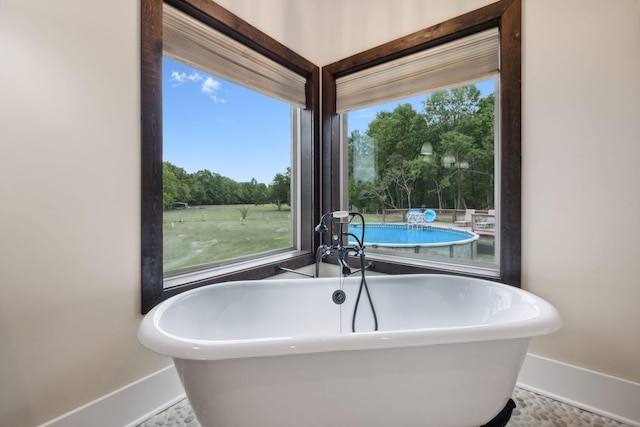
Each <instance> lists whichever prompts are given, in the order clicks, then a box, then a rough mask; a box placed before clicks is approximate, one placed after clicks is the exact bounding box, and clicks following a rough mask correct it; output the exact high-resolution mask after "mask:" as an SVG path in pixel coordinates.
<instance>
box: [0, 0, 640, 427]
mask: <svg viewBox="0 0 640 427" xmlns="http://www.w3.org/2000/svg"><path fill="white" fill-rule="evenodd" d="M219 3H220V4H222V5H223V6H225V7H228V8H229V9H231V10H232V11H233V12H236V13H237V14H238V15H240V16H241V17H244V18H245V19H247V20H248V21H250V22H251V23H252V24H254V25H255V26H256V27H258V28H260V29H263V30H265V31H266V32H268V33H269V34H271V35H272V36H273V37H274V38H276V39H277V40H280V41H281V42H283V43H284V44H286V45H288V46H290V47H292V48H293V49H294V50H296V51H297V52H299V53H301V54H302V55H303V56H305V57H306V58H308V59H309V60H311V61H312V62H314V63H316V64H318V65H325V64H328V63H330V62H333V61H336V60H338V59H341V58H343V57H345V56H347V55H350V54H353V53H357V52H359V51H361V50H363V49H366V48H370V47H373V46H375V45H378V44H380V43H382V42H385V41H388V40H391V39H393V38H396V37H399V36H402V35H405V34H407V33H410V32H413V31H416V30H418V29H420V28H423V27H426V26H428V25H431V24H433V23H436V22H439V21H442V20H443V19H447V18H449V17H452V16H455V15H458V14H460V13H463V12H465V11H468V10H472V9H474V8H477V7H480V6H482V5H485V4H487V3H490V1H486V0H466V1H463V0H459V1H456V2H442V1H441V0H403V1H402V2H396V1H391V0H350V1H349V2H344V1H342V0H321V1H317V2H310V1H308V0H270V1H269V2H264V1H258V0H224V1H222V0H220V1H219ZM266 3H268V7H267V6H266ZM139 9H140V7H139V2H134V1H130V0H113V1H110V2H87V1H85V0H59V1H57V2H49V1H45V0H26V1H25V0H1V1H0V58H2V65H1V66H0V149H1V151H0V153H1V154H0V202H1V203H2V210H1V212H2V213H1V214H0V284H1V286H2V287H1V290H2V292H0V420H2V424H3V425H20V426H34V425H37V424H39V423H42V422H44V421H46V420H49V419H51V418H53V417H56V416H58V415H60V414H62V413H64V412H67V411H69V410H71V409H74V408H76V407H78V406H80V405H82V404H84V403H86V402H89V401H91V400H93V399H96V398H98V397H100V396H103V395H105V394H107V393H108V392H110V391H113V390H115V389H117V388H119V387H121V386H123V385H126V384H129V383H131V382H133V381H135V380H137V379H139V378H142V377H144V376H145V375H147V374H149V373H151V372H155V371H157V370H159V369H161V368H162V367H164V366H167V365H168V364H169V361H168V360H167V359H164V358H162V357H158V356H155V355H154V354H152V353H151V352H148V351H146V350H144V349H142V348H141V346H140V345H139V344H138V343H137V340H136V338H135V332H136V327H137V325H138V322H139V320H140V315H139V314H138V313H139V303H140V296H139V294H140V266H139V264H140V263H139V250H140V237H139V234H140V219H139V218H140V205H139V203H140V184H139V181H140V179H139V175H140V166H139V165H140V149H139V133H140V127H139V53H138V52H139V13H140V12H139ZM331 9H335V10H337V11H338V12H337V13H336V14H329V13H328V10H331ZM342 14H344V16H342V17H340V18H333V16H341V15H342ZM523 19H524V32H523V36H524V41H523V49H524V58H523V63H524V70H523V115H524V117H523V203H524V213H523V272H522V273H523V284H524V286H525V288H527V289H529V290H531V291H533V292H535V293H538V294H540V295H541V296H543V297H545V298H547V299H549V300H550V301H551V302H553V303H554V304H555V305H556V306H557V307H558V308H559V309H560V311H561V312H562V314H563V316H564V318H565V322H566V325H565V327H564V328H563V329H562V331H561V332H559V333H557V334H555V335H553V336H550V337H545V338H541V339H536V340H534V342H533V344H532V347H531V350H532V352H534V353H536V354H539V355H541V356H545V357H548V358H551V359H555V360H559V361H563V362H566V363H570V364H573V365H577V366H582V367H585V368H588V369H592V370H595V371H599V372H603V373H607V374H610V375H615V376H619V377H622V378H625V379H628V380H631V381H636V382H640V370H639V369H638V365H637V361H638V360H640V332H639V329H638V325H640V309H639V308H638V302H639V301H640V279H639V277H640V274H639V273H640V267H639V266H640V262H639V261H640V245H639V244H638V241H639V240H640V231H639V230H640V227H638V221H639V220H640V217H639V216H638V212H640V188H639V186H638V185H639V184H638V182H640V176H639V173H640V172H639V171H640V167H638V165H639V164H640V144H639V141H640V120H638V117H640V55H639V54H638V52H640V7H639V3H638V1H637V0H617V1H616V2H607V1H603V0H588V1H587V0H563V2H557V1H555V0H535V1H532V0H525V2H524V18H523ZM318 34H322V35H321V36H319V35H318ZM594 194H595V195H596V196H594Z"/></svg>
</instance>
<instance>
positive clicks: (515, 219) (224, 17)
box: [141, 0, 522, 313]
mask: <svg viewBox="0 0 640 427" xmlns="http://www.w3.org/2000/svg"><path fill="white" fill-rule="evenodd" d="M165 2H166V3H167V4H170V5H172V6H174V7H176V8H178V9H180V10H181V11H183V12H185V13H188V14H190V15H192V16H194V17H195V18H197V19H199V20H201V21H202V22H204V23H205V24H207V25H209V26H211V27H212V28H214V29H216V30H218V31H221V32H222V33H224V34H226V35H227V36H229V37H231V38H233V39H234V40H237V41H239V42H242V43H244V44H245V45H246V46H248V47H250V48H251V49H254V50H255V51H257V52H259V53H261V54H263V55H265V56H267V57H269V58H271V59H273V60H275V61H276V62H278V63H280V64H282V65H283V66H285V67H287V68H289V69H291V70H293V71H295V72H296V73H298V74H300V75H302V76H304V77H305V78H306V79H307V84H306V87H307V106H306V109H305V110H304V112H303V114H302V123H301V126H302V133H303V134H304V135H307V137H306V139H305V141H303V142H302V143H301V145H300V148H299V149H300V155H301V158H302V162H301V163H302V164H301V165H300V167H301V168H302V169H303V170H305V171H310V173H303V174H301V176H302V181H301V184H300V187H301V188H300V191H299V193H300V203H301V206H300V210H301V211H300V220H301V221H300V222H301V230H300V233H301V236H300V241H301V245H300V248H299V249H300V250H299V251H296V253H292V254H289V255H288V256H286V257H284V258H283V259H282V260H277V261H268V262H265V263H263V264H260V265H258V266H251V267H250V266H247V267H246V268H242V267H239V268H238V269H237V270H235V271H233V272H232V273H226V274H220V275H216V276H213V277H210V278H207V279H205V280H199V281H197V282H192V283H188V284H185V285H181V286H175V287H171V288H167V289H165V288H164V286H163V268H162V251H163V249H162V209H163V206H162V80H161V76H162V7H163V4H164V3H165ZM141 6H142V7H141V126H142V127H141V138H142V188H141V190H142V205H141V207H142V216H141V220H142V301H141V305H142V313H147V312H148V311H149V310H150V309H151V308H152V307H153V306H155V305H156V304H158V303H159V302H161V301H163V300H165V299H166V298H169V297H171V296H173V295H176V294H178V293H181V292H184V291H186V290H188V289H192V288H195V287H199V286H203V285H207V284H211V283H218V282H224V281H229V280H242V279H260V278H264V277H269V276H272V275H274V274H276V273H277V272H278V269H277V266H278V265H282V266H285V267H288V268H299V267H302V266H306V265H310V264H313V263H314V261H315V255H314V252H315V248H316V247H317V246H318V244H319V238H318V236H317V235H316V234H315V233H314V228H315V224H317V222H318V221H319V218H320V216H321V214H322V212H330V211H332V210H337V209H339V208H340V206H341V204H340V189H338V188H336V187H335V186H334V183H336V182H340V178H341V176H340V174H341V169H340V156H341V155H342V153H341V149H340V117H339V115H337V114H336V108H335V101H336V91H335V89H336V84H335V83H336V79H337V78H339V77H341V76H344V75H348V74H350V73H353V72H356V71H360V70H362V69H365V68H368V67H371V66H375V65H378V64H381V63H384V62H387V61H391V60H394V59H397V58H400V57H403V56H406V55H409V54H412V53H415V52H418V51H420V50H424V49H428V48H430V47H433V46H437V45H440V44H443V43H446V42H449V41H452V40H455V39H457V38H461V37H464V36H467V35H470V34H473V33H475V32H478V31H482V30H485V29H488V28H493V27H496V26H497V27H499V28H500V34H501V38H500V50H501V56H500V58H501V60H500V72H501V74H500V87H501V90H500V96H501V97H500V103H501V113H500V114H501V121H500V123H501V127H500V136H501V150H500V159H501V168H500V174H501V175H500V179H501V195H500V245H501V250H500V272H499V278H498V280H500V281H502V282H504V283H508V284H511V285H514V286H520V266H521V41H520V38H521V9H522V5H521V0H501V1H499V2H497V3H493V4H490V5H488V6H486V7H483V8H481V9H478V10H475V11H472V12H469V13H467V14H464V15H461V16H459V17H456V18H453V19H451V20H448V21H445V22H443V23H440V24H437V25H434V26H432V27H429V28H426V29H424V30H421V31H418V32H416V33H413V34H410V35H408V36H406V37H402V38H400V39H397V40H394V41H391V42H389V43H386V44H384V45H381V46H379V47H376V48H373V49H370V50H367V51H365V52H362V53H360V54H356V55H353V56H351V57H349V58H346V59H344V60H341V61H338V62H335V63H333V64H330V65H328V66H326V67H324V68H323V69H322V80H323V90H322V104H323V106H322V114H320V107H319V99H320V93H319V86H320V84H319V81H320V71H319V68H318V67H317V66H315V65H314V64H312V63H310V62H309V61H307V60H305V59H304V58H302V57H301V56H300V55H298V54H296V53H295V52H293V51H291V50H290V49H288V48H287V47H286V46H283V45H282V44H280V43H278V42H277V41H275V40H273V39H272V38H270V37H269V36H267V35H266V34H264V33H262V32H261V31H259V30H257V29H256V28H254V27H253V26H251V25H250V24H248V23H247V22H245V21H243V20H241V19H240V18H238V17H236V16H235V15H233V14H231V13H230V12H229V11H227V10H225V9H224V8H222V7H220V6H218V5H217V4H215V3H213V2H211V1H207V0H142V4H141ZM321 117H322V119H321ZM320 120H322V123H321V129H320ZM320 130H321V131H322V146H320V144H318V143H317V141H320ZM321 188H322V193H321ZM375 270H376V271H380V272H385V273H390V274H398V273H425V272H442V271H441V270H438V269H437V268H433V267H420V266H416V265H409V264H402V263H397V262H385V261H384V260H383V261H381V260H376V262H375ZM449 272H451V271H449Z"/></svg>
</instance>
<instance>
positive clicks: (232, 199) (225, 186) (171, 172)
mask: <svg viewBox="0 0 640 427" xmlns="http://www.w3.org/2000/svg"><path fill="white" fill-rule="evenodd" d="M290 200H291V168H287V171H286V172H285V173H277V174H276V175H275V176H274V177H273V180H272V182H271V183H270V184H269V185H267V184H264V183H259V182H257V180H256V179H255V178H254V179H252V180H251V181H249V182H237V181H234V180H233V179H231V178H228V177H226V176H222V175H220V174H219V173H215V172H211V171H209V170H207V169H204V170H200V171H197V172H195V173H188V172H186V171H185V170H184V169H183V168H181V167H178V166H176V165H173V164H171V163H170V162H167V161H164V162H162V201H163V204H164V206H165V209H169V208H171V207H173V206H175V205H176V204H177V203H188V204H189V205H196V206H198V205H237V204H254V205H260V204H265V203H271V204H273V205H274V206H275V207H276V208H277V209H278V210H282V207H283V205H285V204H290Z"/></svg>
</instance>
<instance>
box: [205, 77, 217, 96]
mask: <svg viewBox="0 0 640 427" xmlns="http://www.w3.org/2000/svg"><path fill="white" fill-rule="evenodd" d="M218 89H220V82H219V81H217V80H214V79H212V78H211V77H207V79H206V80H205V81H204V82H203V83H202V91H203V92H204V93H208V94H212V93H214V92H215V91H217V90H218Z"/></svg>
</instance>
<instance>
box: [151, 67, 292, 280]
mask: <svg viewBox="0 0 640 427" xmlns="http://www.w3.org/2000/svg"><path fill="white" fill-rule="evenodd" d="M292 108H293V107H292V106H291V105H290V104H288V103H285V102H282V101H279V100H277V99H274V98H271V97H269V96H265V95H263V94H261V93H259V92H256V91H253V90H251V89H247V88H245V87H242V86H239V85H236V84H233V83H230V82H228V81H225V80H223V79H221V78H219V77H216V76H214V75H211V74H208V73H205V72H203V71H200V70H198V69H196V68H193V67H190V66H188V65H186V64H183V63H180V62H176V61H174V60H172V59H170V58H167V57H164V58H163V130H162V131H163V204H164V214H163V256H164V258H163V264H164V272H165V273H167V272H171V271H175V270H182V269H185V268H189V267H194V266H198V265H203V264H209V263H213V262H219V261H225V260H230V259H235V258H238V257H244V256H251V255H255V254H258V253H264V252H268V251H272V250H277V249H284V248H291V247H292V246H293V243H292V242H293V238H292V224H293V221H292V217H293V215H292V209H291V167H292V164H291V159H292V146H293V145H292V142H293V141H292V135H293V134H294V133H293V132H292V128H293V127H292V111H293V110H292Z"/></svg>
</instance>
